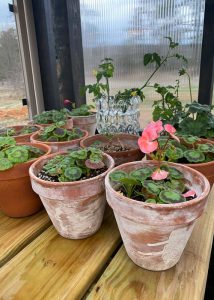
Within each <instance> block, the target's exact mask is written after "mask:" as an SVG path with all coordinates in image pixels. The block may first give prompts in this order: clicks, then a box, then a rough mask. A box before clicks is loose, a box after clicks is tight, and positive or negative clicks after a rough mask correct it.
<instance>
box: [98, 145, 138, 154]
mask: <svg viewBox="0 0 214 300" xmlns="http://www.w3.org/2000/svg"><path fill="white" fill-rule="evenodd" d="M98 148H99V149H100V150H102V151H103V152H107V153H108V152H120V151H129V150H132V148H130V147H127V146H122V145H109V144H106V145H101V146H99V147H98Z"/></svg>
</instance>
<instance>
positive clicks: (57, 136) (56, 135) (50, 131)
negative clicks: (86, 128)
mask: <svg viewBox="0 0 214 300" xmlns="http://www.w3.org/2000/svg"><path fill="white" fill-rule="evenodd" d="M64 124H65V123H64V122H62V121H60V122H58V123H55V124H52V125H50V126H48V127H46V128H44V129H43V130H42V131H41V132H40V133H39V134H38V139H39V140H40V141H46V142H64V141H72V140H75V139H79V138H81V137H82V136H83V135H84V133H83V131H81V130H80V129H78V128H73V129H65V128H62V126H63V125H64Z"/></svg>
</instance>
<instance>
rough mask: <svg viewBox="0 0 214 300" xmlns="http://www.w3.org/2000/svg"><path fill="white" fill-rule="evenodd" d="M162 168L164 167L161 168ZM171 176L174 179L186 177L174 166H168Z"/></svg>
mask: <svg viewBox="0 0 214 300" xmlns="http://www.w3.org/2000/svg"><path fill="white" fill-rule="evenodd" d="M161 169H162V168H161ZM167 171H168V172H169V176H170V177H171V178H173V179H182V178H184V175H183V173H182V172H181V171H179V170H178V169H176V168H174V167H168V170H167Z"/></svg>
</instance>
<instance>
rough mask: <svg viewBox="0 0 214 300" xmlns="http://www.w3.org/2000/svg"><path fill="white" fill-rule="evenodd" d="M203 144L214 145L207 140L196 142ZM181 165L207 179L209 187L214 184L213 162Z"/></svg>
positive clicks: (149, 157)
mask: <svg viewBox="0 0 214 300" xmlns="http://www.w3.org/2000/svg"><path fill="white" fill-rule="evenodd" d="M204 143H210V144H213V145H214V141H211V140H207V139H201V140H200V142H198V144H204ZM146 158H147V159H148V160H151V156H150V155H148V154H147V155H146ZM183 165H185V166H187V167H190V168H193V169H195V170H197V171H199V172H201V173H202V174H203V175H204V176H206V177H207V179H208V180H209V182H210V184H211V185H212V184H213V183H214V161H210V162H206V163H198V164H183Z"/></svg>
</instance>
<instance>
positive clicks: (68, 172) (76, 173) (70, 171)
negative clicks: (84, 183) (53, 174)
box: [64, 167, 82, 181]
mask: <svg viewBox="0 0 214 300" xmlns="http://www.w3.org/2000/svg"><path fill="white" fill-rule="evenodd" d="M64 176H65V177H66V178H68V179H69V180H70V181H76V180H78V179H80V178H81V176H82V170H81V168H79V167H68V168H66V169H65V172H64Z"/></svg>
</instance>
